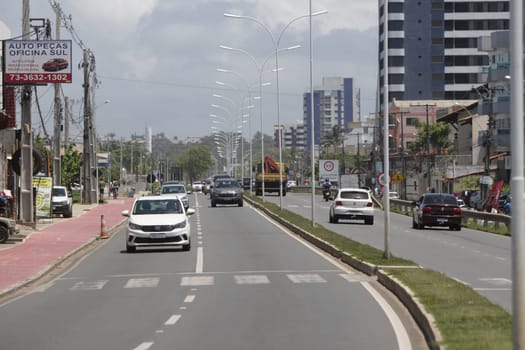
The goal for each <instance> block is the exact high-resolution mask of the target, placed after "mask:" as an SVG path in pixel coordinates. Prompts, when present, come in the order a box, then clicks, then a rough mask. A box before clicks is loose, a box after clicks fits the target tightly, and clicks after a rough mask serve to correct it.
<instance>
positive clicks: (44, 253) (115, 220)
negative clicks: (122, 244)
mask: <svg viewBox="0 0 525 350" xmlns="http://www.w3.org/2000/svg"><path fill="white" fill-rule="evenodd" d="M132 203H133V198H119V199H116V200H109V201H108V202H107V203H105V204H99V205H97V206H95V207H94V208H92V209H91V210H89V211H87V212H85V213H83V214H82V215H80V216H77V217H73V218H71V219H68V220H64V221H60V222H58V223H55V224H51V225H49V226H47V227H45V228H43V229H42V230H40V231H35V232H33V233H31V234H30V235H29V236H28V237H27V238H26V239H25V241H24V242H23V243H20V244H17V245H15V246H13V247H9V248H8V249H3V250H0V296H1V295H3V294H5V293H8V292H10V291H12V290H14V289H17V288H19V287H21V286H23V285H25V284H27V283H29V282H31V281H33V280H34V279H36V278H38V277H40V276H41V275H43V274H44V273H46V272H47V271H48V270H50V269H51V268H53V267H54V266H55V265H56V264H57V263H59V262H61V261H62V260H63V259H64V258H66V257H68V256H69V255H71V254H73V253H74V252H76V251H78V250H79V249H81V248H82V247H84V246H85V245H86V244H89V243H91V242H92V241H93V240H95V239H97V238H98V237H99V236H100V234H101V232H102V215H103V216H104V222H105V228H106V229H107V231H108V232H111V230H112V229H113V228H115V227H116V226H117V225H119V224H120V223H121V222H123V221H125V220H126V218H124V217H123V216H122V215H121V211H122V210H126V209H129V208H130V207H131V204H132Z"/></svg>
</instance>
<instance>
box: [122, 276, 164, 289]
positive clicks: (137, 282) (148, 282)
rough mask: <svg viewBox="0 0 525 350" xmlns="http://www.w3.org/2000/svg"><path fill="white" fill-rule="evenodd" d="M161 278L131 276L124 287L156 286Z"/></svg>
mask: <svg viewBox="0 0 525 350" xmlns="http://www.w3.org/2000/svg"><path fill="white" fill-rule="evenodd" d="M159 281H160V278H158V277H156V278H130V279H129V280H128V282H127V283H126V285H125V286H124V288H156V287H157V286H158V285H159Z"/></svg>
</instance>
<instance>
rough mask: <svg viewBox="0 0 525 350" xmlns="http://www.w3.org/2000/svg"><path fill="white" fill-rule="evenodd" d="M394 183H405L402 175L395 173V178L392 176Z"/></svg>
mask: <svg viewBox="0 0 525 350" xmlns="http://www.w3.org/2000/svg"><path fill="white" fill-rule="evenodd" d="M392 181H393V182H395V183H399V182H401V181H403V175H401V174H400V173H395V174H394V176H392Z"/></svg>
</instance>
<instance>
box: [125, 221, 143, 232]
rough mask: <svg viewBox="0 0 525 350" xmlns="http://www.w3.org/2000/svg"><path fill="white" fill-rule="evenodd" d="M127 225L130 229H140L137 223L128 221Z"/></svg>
mask: <svg viewBox="0 0 525 350" xmlns="http://www.w3.org/2000/svg"><path fill="white" fill-rule="evenodd" d="M128 227H129V228H130V229H131V230H140V229H141V226H140V225H137V224H134V223H132V222H130V223H129V224H128Z"/></svg>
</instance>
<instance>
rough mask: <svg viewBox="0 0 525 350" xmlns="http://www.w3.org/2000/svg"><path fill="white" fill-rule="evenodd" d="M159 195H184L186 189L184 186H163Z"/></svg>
mask: <svg viewBox="0 0 525 350" xmlns="http://www.w3.org/2000/svg"><path fill="white" fill-rule="evenodd" d="M161 193H162V194H168V193H186V188H185V187H184V186H164V187H162V190H161Z"/></svg>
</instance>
